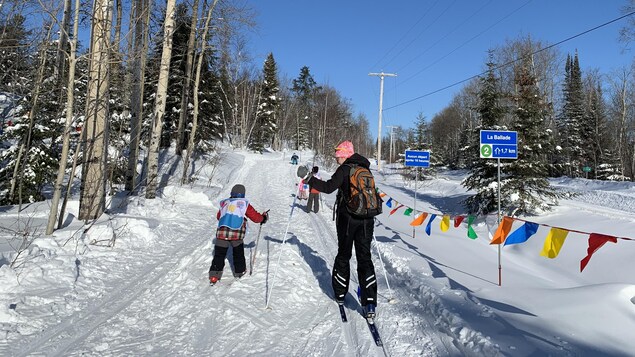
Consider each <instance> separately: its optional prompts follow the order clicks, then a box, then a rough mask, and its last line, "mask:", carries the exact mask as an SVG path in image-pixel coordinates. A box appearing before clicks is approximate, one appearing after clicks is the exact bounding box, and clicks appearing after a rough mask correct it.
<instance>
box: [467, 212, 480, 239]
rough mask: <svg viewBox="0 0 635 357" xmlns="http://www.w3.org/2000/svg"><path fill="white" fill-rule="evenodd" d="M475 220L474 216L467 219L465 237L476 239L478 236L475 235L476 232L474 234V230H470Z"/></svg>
mask: <svg viewBox="0 0 635 357" xmlns="http://www.w3.org/2000/svg"><path fill="white" fill-rule="evenodd" d="M475 219H476V217H474V216H469V217H467V236H468V237H469V238H471V239H476V238H478V236H477V235H476V232H474V228H472V223H473V222H474V220H475Z"/></svg>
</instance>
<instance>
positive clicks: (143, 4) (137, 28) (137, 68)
mask: <svg viewBox="0 0 635 357" xmlns="http://www.w3.org/2000/svg"><path fill="white" fill-rule="evenodd" d="M134 12H135V16H134V33H135V34H134V36H135V38H134V50H133V54H132V56H133V58H134V59H133V64H132V72H133V73H132V76H133V80H132V82H133V86H132V87H133V88H132V92H131V96H130V106H131V109H132V117H131V119H130V150H129V154H128V171H127V173H126V190H127V191H130V192H132V191H133V190H134V189H135V187H136V182H137V160H138V158H139V142H140V141H141V140H140V139H141V118H143V100H142V93H143V90H144V80H143V78H144V76H145V66H146V65H145V63H146V54H147V52H148V27H149V22H150V8H149V4H148V1H147V0H135V5H134Z"/></svg>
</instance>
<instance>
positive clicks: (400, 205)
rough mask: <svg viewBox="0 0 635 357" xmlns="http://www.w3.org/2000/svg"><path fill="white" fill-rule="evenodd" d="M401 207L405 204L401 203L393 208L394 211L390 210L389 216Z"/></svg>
mask: <svg viewBox="0 0 635 357" xmlns="http://www.w3.org/2000/svg"><path fill="white" fill-rule="evenodd" d="M401 207H403V205H399V206H398V207H397V208H395V209H393V210H392V211H390V214H389V216H392V215H393V213H395V212H397V210H398V209H400V208H401Z"/></svg>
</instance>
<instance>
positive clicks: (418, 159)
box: [405, 150, 430, 167]
mask: <svg viewBox="0 0 635 357" xmlns="http://www.w3.org/2000/svg"><path fill="white" fill-rule="evenodd" d="M405 164H406V166H418V167H430V151H415V150H406V159H405Z"/></svg>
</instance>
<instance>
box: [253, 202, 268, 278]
mask: <svg viewBox="0 0 635 357" xmlns="http://www.w3.org/2000/svg"><path fill="white" fill-rule="evenodd" d="M268 212H269V210H267V211H265V213H268ZM261 231H262V224H261V225H260V227H258V236H257V237H256V245H255V246H254V249H253V250H252V251H251V258H250V259H249V261H250V264H249V275H251V273H253V271H254V265H255V264H256V252H257V251H258V241H259V240H260V232H261Z"/></svg>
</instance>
